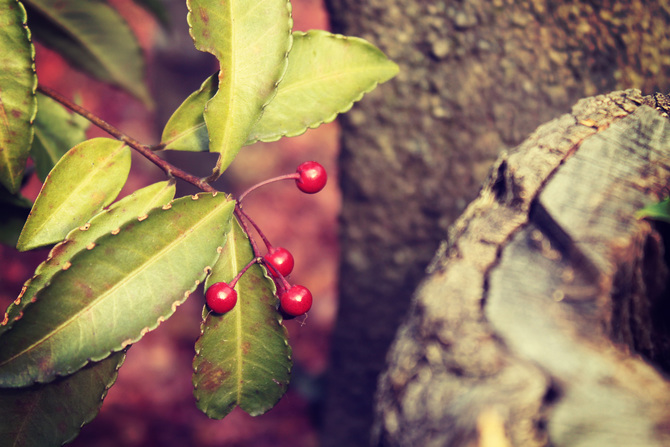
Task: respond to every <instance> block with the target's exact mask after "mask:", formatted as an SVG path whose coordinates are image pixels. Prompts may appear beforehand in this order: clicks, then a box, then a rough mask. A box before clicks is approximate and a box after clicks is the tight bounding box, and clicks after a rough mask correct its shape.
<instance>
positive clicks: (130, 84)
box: [24, 0, 152, 104]
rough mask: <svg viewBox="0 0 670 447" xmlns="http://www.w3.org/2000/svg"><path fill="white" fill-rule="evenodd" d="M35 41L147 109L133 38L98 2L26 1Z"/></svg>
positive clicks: (122, 22)
mask: <svg viewBox="0 0 670 447" xmlns="http://www.w3.org/2000/svg"><path fill="white" fill-rule="evenodd" d="M24 3H25V5H26V9H27V10H28V19H29V25H30V29H31V30H33V33H34V35H35V38H36V39H38V40H39V41H41V42H43V43H44V44H45V45H47V46H49V47H51V48H53V49H54V50H56V51H57V52H58V53H60V54H61V55H63V56H64V57H65V58H66V59H68V60H69V61H70V62H71V63H72V64H73V65H75V66H76V67H78V68H80V69H82V70H84V71H86V72H88V73H89V74H91V75H93V76H95V77H96V78H98V79H100V80H102V81H105V82H109V83H111V84H114V85H117V86H119V87H121V88H123V89H124V90H126V91H128V92H130V93H131V94H132V95H134V96H135V97H137V98H139V99H140V100H142V101H143V102H144V103H145V104H151V103H152V101H151V97H150V95H149V91H148V89H147V87H146V86H145V84H144V82H143V77H144V61H143V57H142V52H141V49H140V46H139V44H138V43H137V38H136V37H135V35H134V34H133V32H132V31H131V29H130V27H129V26H128V24H127V23H126V21H125V20H124V19H123V18H122V17H121V15H120V14H119V13H118V12H117V11H116V10H115V9H114V8H112V7H111V6H109V5H108V4H107V3H106V2H104V1H101V0H87V1H82V0H70V1H62V0H24Z"/></svg>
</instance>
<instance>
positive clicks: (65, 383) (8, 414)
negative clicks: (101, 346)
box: [0, 352, 126, 447]
mask: <svg viewBox="0 0 670 447" xmlns="http://www.w3.org/2000/svg"><path fill="white" fill-rule="evenodd" d="M125 357H126V354H125V352H118V353H116V354H114V355H112V356H110V357H108V358H107V359H105V360H103V361H101V362H98V363H93V364H91V365H88V366H87V367H85V368H83V369H82V370H80V371H78V372H77V373H75V374H72V375H70V376H67V377H61V378H58V379H56V380H55V381H53V382H52V383H48V384H38V385H32V386H29V387H24V388H0V445H2V446H12V447H51V446H53V447H58V446H60V445H63V444H65V443H66V442H69V441H71V440H73V439H74V438H75V437H76V436H77V434H78V433H79V430H80V429H81V427H82V426H83V425H84V424H87V423H89V422H90V421H92V420H93V418H94V417H95V416H96V415H97V414H98V410H99V409H100V406H101V405H102V401H103V399H104V398H105V395H106V394H107V390H109V388H110V387H111V386H112V385H113V384H114V382H115V381H116V377H117V372H118V369H119V368H120V367H121V365H122V364H123V361H124V359H125Z"/></svg>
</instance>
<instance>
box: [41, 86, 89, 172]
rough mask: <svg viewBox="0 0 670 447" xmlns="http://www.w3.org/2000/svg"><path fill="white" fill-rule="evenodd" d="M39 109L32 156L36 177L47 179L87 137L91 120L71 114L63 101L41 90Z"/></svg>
mask: <svg viewBox="0 0 670 447" xmlns="http://www.w3.org/2000/svg"><path fill="white" fill-rule="evenodd" d="M37 110H38V112H37V116H36V117H35V124H34V129H35V139H34V140H33V146H32V148H31V149H30V156H31V158H32V159H33V161H34V162H35V168H36V171H37V176H38V177H39V179H40V180H42V181H44V179H46V177H47V175H48V174H49V172H51V169H52V168H53V167H54V165H55V164H56V163H57V162H58V160H60V158H61V157H62V156H63V155H64V154H65V153H66V152H67V151H68V150H70V148H72V147H73V146H74V145H76V144H79V143H81V142H82V141H84V140H86V130H87V129H88V126H89V122H88V121H87V120H86V119H85V118H83V117H81V116H79V115H76V114H74V113H69V112H68V111H67V109H66V108H65V107H63V106H62V105H60V103H58V102H56V101H54V100H53V99H51V98H49V97H48V96H45V95H42V94H41V93H38V94H37Z"/></svg>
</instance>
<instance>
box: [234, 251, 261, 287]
mask: <svg viewBox="0 0 670 447" xmlns="http://www.w3.org/2000/svg"><path fill="white" fill-rule="evenodd" d="M261 262H263V258H260V257H257V258H254V259H252V260H251V261H249V263H248V264H247V265H245V266H244V268H243V269H242V270H240V271H239V272H237V275H236V276H235V277H234V278H233V280H232V281H230V283H228V285H229V286H230V287H232V288H234V287H235V285H236V284H237V281H239V280H240V278H241V277H242V275H244V274H245V273H246V272H247V270H249V269H250V268H251V266H252V265H254V264H260V263H261Z"/></svg>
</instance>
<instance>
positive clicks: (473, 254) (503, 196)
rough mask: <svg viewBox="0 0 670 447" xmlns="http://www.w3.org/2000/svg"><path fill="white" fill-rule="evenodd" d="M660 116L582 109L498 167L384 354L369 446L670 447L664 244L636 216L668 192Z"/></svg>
mask: <svg viewBox="0 0 670 447" xmlns="http://www.w3.org/2000/svg"><path fill="white" fill-rule="evenodd" d="M668 112H670V101H668V98H667V97H665V96H663V95H659V94H657V95H655V96H653V97H643V96H641V94H640V92H639V91H636V90H627V91H625V92H616V93H612V94H610V95H607V96H597V97H593V98H588V99H585V100H582V101H580V102H579V103H577V105H576V106H575V107H574V108H573V110H572V113H570V114H566V115H564V116H562V117H560V118H558V119H556V120H554V121H551V122H549V123H547V124H545V125H543V126H541V127H540V128H538V129H537V130H536V132H535V133H533V134H532V135H531V136H530V137H529V138H528V139H527V140H526V141H525V142H524V143H522V144H521V145H520V146H519V147H518V148H516V149H515V150H513V151H510V152H509V153H507V154H503V155H502V156H501V157H500V158H499V159H498V161H497V162H496V164H495V167H494V169H493V171H492V173H491V175H490V176H489V178H488V180H487V182H486V183H485V185H484V187H483V189H482V190H481V192H480V194H479V196H478V198H477V199H476V200H475V201H474V202H473V203H472V204H471V205H470V206H469V207H468V208H467V209H466V211H465V212H464V214H463V215H462V216H461V217H460V218H459V219H458V221H457V222H456V223H455V224H454V225H453V226H452V227H451V229H450V232H449V237H448V240H447V241H446V242H445V243H444V244H443V245H442V247H441V249H440V251H439V252H438V254H437V255H436V257H435V259H434V261H433V264H432V265H431V267H430V269H429V274H428V276H427V277H426V278H425V279H424V281H423V282H422V284H421V285H420V287H419V288H418V290H417V292H416V294H415V297H414V301H413V304H412V309H411V311H410V313H409V315H408V318H407V320H406V321H405V323H404V324H403V325H402V326H401V328H400V330H399V332H398V334H397V337H396V339H395V341H394V343H393V345H392V348H391V350H390V351H389V356H388V359H387V362H388V367H387V370H386V371H385V372H384V374H383V375H382V376H381V378H380V382H379V389H378V393H377V403H376V406H377V414H376V424H375V429H374V434H373V443H374V444H377V445H384V446H424V447H428V446H474V445H485V444H486V442H485V441H484V440H485V439H486V436H491V435H492V434H493V433H496V432H497V431H500V433H504V437H505V438H507V440H508V441H509V445H514V446H542V445H552V446H570V447H575V446H632V445H635V446H638V445H639V446H667V445H670V386H669V383H668V381H666V380H665V379H664V378H663V377H662V375H661V374H660V373H659V372H658V371H657V369H661V368H666V372H667V371H670V368H668V365H670V349H669V348H668V346H669V343H668V340H670V338H669V335H668V334H669V333H670V331H669V330H668V327H669V326H670V312H668V309H669V308H670V306H669V305H668V304H667V303H664V300H665V301H668V299H669V295H668V291H669V290H670V289H669V288H668V283H669V281H668V277H669V276H668V270H667V262H668V257H665V258H664V256H667V254H666V249H667V246H668V245H670V244H669V243H668V240H669V239H670V236H669V235H668V234H663V231H666V232H667V227H665V228H664V229H663V228H661V227H660V226H655V225H652V224H650V223H649V222H647V221H644V220H638V219H637V218H636V217H635V212H636V211H637V210H638V209H639V208H641V207H642V206H643V205H644V204H647V203H650V202H652V201H655V200H657V199H659V197H662V196H663V195H667V194H668V193H669V192H670V120H669V119H668ZM664 236H665V240H664ZM664 243H665V244H666V247H664ZM651 365H654V366H651ZM502 430H504V431H502ZM497 436H498V438H500V437H501V436H502V435H497ZM495 445H505V444H495Z"/></svg>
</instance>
